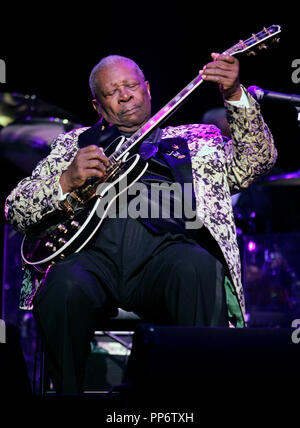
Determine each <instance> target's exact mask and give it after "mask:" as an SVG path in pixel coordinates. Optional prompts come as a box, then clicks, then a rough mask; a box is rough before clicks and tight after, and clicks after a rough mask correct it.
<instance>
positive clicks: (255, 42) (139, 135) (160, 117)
mask: <svg viewBox="0 0 300 428" xmlns="http://www.w3.org/2000/svg"><path fill="white" fill-rule="evenodd" d="M280 32H281V28H280V26H279V25H272V26H271V27H269V28H263V30H262V31H260V32H259V33H257V34H252V37H250V38H249V39H247V40H245V41H243V40H240V41H239V42H238V43H236V44H235V45H233V46H232V47H231V48H229V49H227V50H226V51H224V52H223V53H222V54H224V55H236V54H238V53H242V52H245V51H247V50H249V49H250V48H253V47H255V46H258V47H259V48H260V47H262V48H265V47H266V46H265V45H262V46H261V44H262V43H265V42H266V41H267V40H268V39H270V38H272V37H274V36H275V35H277V34H279V33H280ZM275 40H276V39H275ZM278 40H279V39H277V40H276V41H278ZM250 53H253V51H250ZM202 82H203V79H202V76H201V75H198V76H196V77H195V78H194V79H193V80H192V81H191V82H190V83H189V84H188V85H187V86H186V87H185V88H183V89H182V90H181V91H180V92H179V93H178V94H177V95H176V96H175V97H174V98H173V99H172V100H171V101H170V102H169V103H168V104H167V105H165V106H164V107H163V108H162V109H160V110H159V111H158V112H157V113H156V114H155V115H154V116H153V117H152V118H151V119H149V120H148V122H146V123H145V124H144V125H143V126H142V127H141V128H140V129H139V130H138V131H136V132H135V133H134V134H133V135H132V136H131V137H130V138H129V139H128V140H127V141H125V142H124V143H123V144H122V145H121V147H119V149H118V150H117V151H116V152H115V153H113V154H112V155H111V156H110V158H109V159H110V160H111V161H112V162H114V161H119V160H120V158H121V157H122V156H123V155H124V154H125V153H127V152H128V151H129V150H130V149H131V148H132V147H133V146H135V145H136V144H137V143H139V142H140V141H141V140H142V139H144V138H145V137H146V136H147V135H149V133H150V132H151V131H153V130H154V129H155V128H156V127H157V126H158V125H159V124H161V123H162V122H163V121H164V120H165V119H167V118H168V117H170V116H171V114H172V113H174V112H175V110H177V108H178V107H179V106H180V104H182V102H183V101H184V100H185V99H186V98H187V97H189V95H190V94H191V93H192V92H193V91H194V90H195V89H196V88H198V86H199V85H200V84H201V83H202Z"/></svg>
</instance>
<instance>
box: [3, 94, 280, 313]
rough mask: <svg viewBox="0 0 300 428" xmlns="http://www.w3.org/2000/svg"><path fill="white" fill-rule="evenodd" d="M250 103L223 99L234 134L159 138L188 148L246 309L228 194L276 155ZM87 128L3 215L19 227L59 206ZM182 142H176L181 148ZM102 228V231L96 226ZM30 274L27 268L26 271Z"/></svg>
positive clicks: (62, 138) (211, 131) (202, 212)
mask: <svg viewBox="0 0 300 428" xmlns="http://www.w3.org/2000/svg"><path fill="white" fill-rule="evenodd" d="M248 99H249V101H250V108H249V107H248V108H246V107H235V106H232V105H227V106H226V107H227V117H228V122H229V126H230V130H231V135H232V139H231V140H229V141H226V140H225V139H224V138H223V137H222V135H221V132H220V130H219V129H218V128H217V127H215V126H214V125H199V124H195V125H182V126H176V127H167V128H165V129H164V130H163V133H162V137H161V138H162V140H164V139H165V140H166V141H167V140H169V141H171V140H172V139H173V138H176V139H177V140H176V141H177V142H176V144H177V146H178V141H179V142H180V141H181V145H185V147H186V146H187V147H188V150H189V153H190V166H191V168H190V173H191V174H192V179H193V184H194V191H195V196H196V203H197V215H198V217H199V218H200V219H201V221H202V222H203V223H204V225H205V226H206V227H207V228H208V229H209V231H210V233H211V235H212V236H213V237H214V238H215V240H216V241H217V242H218V244H219V246H220V248H221V250H222V253H223V255H224V258H225V260H226V262H227V265H228V268H229V272H230V274H231V279H232V282H233V285H234V288H235V292H236V296H237V298H238V302H239V305H240V308H241V310H242V313H243V314H244V315H245V301H244V293H243V287H242V282H241V264H240V255H239V249H238V245H237V239H236V227H235V222H234V216H233V210H232V203H231V194H233V193H236V192H240V191H241V190H243V189H246V188H247V187H248V186H249V185H250V184H251V183H253V182H254V181H255V179H257V178H258V177H260V176H261V175H263V174H266V173H267V172H268V171H269V170H270V169H271V168H272V166H273V165H274V163H275V161H276V156H277V152H276V148H275V146H274V142H273V138H272V135H271V133H270V131H269V128H268V127H267V125H266V124H265V122H264V120H263V118H262V115H261V113H260V107H259V104H258V103H257V102H256V101H255V100H254V99H253V98H252V97H251V96H250V95H249V94H248ZM86 129H87V128H79V129H75V130H72V131H70V132H68V133H64V134H61V135H59V136H58V137H57V138H56V139H55V141H54V142H53V144H52V151H51V153H50V154H49V155H48V156H47V157H46V158H45V159H43V160H41V161H40V162H39V164H38V165H37V167H36V168H35V169H34V171H33V172H32V175H31V177H27V178H24V179H23V180H22V181H21V182H20V183H19V184H18V185H17V187H16V188H15V189H14V190H13V191H12V192H11V194H10V195H9V196H8V198H7V200H6V206H5V213H6V219H7V221H8V222H9V223H11V224H12V225H13V226H14V227H15V228H16V229H17V230H19V231H21V232H23V233H25V232H26V230H27V228H28V227H29V226H30V225H32V224H34V223H35V222H38V221H40V220H41V218H42V217H43V216H44V215H46V214H48V213H50V212H51V211H53V210H56V209H59V179H60V176H61V174H62V172H63V171H64V170H66V169H67V168H68V166H69V165H70V163H71V162H72V160H73V158H74V157H75V155H76V153H77V151H78V137H79V135H80V134H81V133H82V132H84V131H85V130H86ZM181 149H183V150H184V147H179V152H180V150H181ZM100 233H101V232H100ZM27 274H28V272H27ZM36 288H37V284H36V285H35V286H34V285H33V284H32V283H31V282H30V280H29V277H26V275H25V282H23V288H22V290H21V302H20V307H21V308H23V309H29V308H32V298H33V296H34V294H35V292H36Z"/></svg>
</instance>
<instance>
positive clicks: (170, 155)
mask: <svg viewBox="0 0 300 428" xmlns="http://www.w3.org/2000/svg"><path fill="white" fill-rule="evenodd" d="M160 150H161V154H162V156H163V157H164V159H165V161H166V162H167V164H168V165H169V166H170V168H171V171H172V173H173V176H174V178H175V181H177V182H178V183H181V184H184V183H192V205H193V207H192V208H193V210H194V209H196V198H195V192H194V186H193V178H192V177H193V174H192V164H191V155H190V151H189V149H188V145H187V142H186V140H185V139H184V138H180V137H176V138H165V139H163V140H161V141H160Z"/></svg>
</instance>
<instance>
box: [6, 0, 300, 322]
mask: <svg viewBox="0 0 300 428" xmlns="http://www.w3.org/2000/svg"><path fill="white" fill-rule="evenodd" d="M152 6H153V5H152ZM40 7H43V6H40ZM115 9H116V10H110V11H109V12H107V11H106V10H105V11H104V10H101V9H100V10H97V9H95V10H93V8H91V9H90V11H89V13H88V16H87V19H86V17H85V19H84V20H83V19H82V18H83V17H82V15H81V11H80V9H78V10H74V9H73V10H72V12H73V14H72V16H69V15H68V13H66V14H63V15H60V12H59V11H58V10H56V13H53V11H49V7H48V6H46V5H45V10H44V11H41V10H39V15H35V14H32V16H31V17H30V19H28V18H26V20H25V18H24V19H22V17H21V16H20V15H19V16H18V19H17V18H15V19H11V20H10V21H9V22H7V24H6V27H5V29H4V28H2V30H1V31H2V33H3V40H6V43H3V44H2V45H1V49H0V58H1V59H3V60H5V63H6V83H1V84H0V92H2V93H4V92H8V93H17V94H22V95H36V97H37V98H39V99H40V100H43V101H44V102H47V103H49V104H51V105H52V106H56V107H57V111H59V110H63V111H64V112H65V113H61V114H60V115H56V114H55V109H54V113H53V112H52V114H51V116H58V117H59V118H61V119H64V118H67V119H69V120H71V121H72V122H74V123H77V124H82V125H84V126H90V125H92V124H93V123H95V122H96V121H97V115H96V113H95V112H94V110H93V109H92V106H91V95H90V91H89V86H88V79H89V74H90V71H91V69H92V67H93V66H94V65H95V64H96V63H97V62H98V61H99V60H100V59H101V58H102V57H103V56H106V55H109V54H119V55H124V56H128V57H131V58H132V59H134V60H135V61H136V62H137V63H138V64H139V65H140V67H141V68H142V70H143V71H144V73H145V76H146V78H147V79H148V80H149V81H150V85H151V93H152V106H153V114H154V113H156V111H158V110H159V109H160V108H161V107H163V105H164V104H166V103H167V102H168V101H170V99H171V98H173V96H175V95H176V94H177V93H178V92H179V91H180V90H181V89H182V88H183V87H184V86H186V84H188V83H189V82H190V81H191V80H192V79H193V78H194V77H195V76H196V74H197V73H198V71H199V70H200V69H201V68H202V66H203V65H205V64H206V63H207V62H209V61H210V53H211V52H222V51H224V50H226V49H228V48H229V47H230V46H232V45H234V44H235V43H237V42H238V41H239V40H240V39H247V38H249V37H250V36H251V34H252V33H257V32H259V31H261V30H262V28H263V27H269V26H270V25H272V24H277V25H281V28H282V33H281V35H280V43H279V44H278V45H273V46H270V48H269V49H268V50H266V51H262V52H258V53H257V55H256V56H249V57H248V56H246V55H245V54H242V55H239V56H238V58H239V60H240V77H241V79H240V80H241V83H242V84H243V85H244V86H246V87H248V86H251V85H257V86H259V87H261V88H264V89H269V90H273V91H277V92H283V93H287V94H289V93H295V94H298V95H300V82H299V83H295V82H293V80H292V73H293V71H295V69H293V68H292V62H293V61H294V60H295V59H297V58H300V52H299V50H297V40H298V29H297V26H295V25H294V24H288V23H284V22H280V20H278V19H274V20H273V19H271V18H270V16H269V17H268V18H267V19H265V20H263V19H262V18H261V17H259V18H258V16H257V15H253V16H249V15H247V16H244V15H241V16H234V17H231V21H230V20H229V19H227V18H226V14H223V15H222V14H221V13H220V14H219V15H218V16H216V15H215V12H214V13H212V12H210V11H209V9H208V10H206V11H205V12H203V13H200V11H197V12H196V11H195V13H193V12H192V11H191V10H190V11H189V12H186V11H184V10H183V8H182V9H181V8H179V7H178V6H174V5H172V8H171V9H170V10H167V11H166V12H165V13H164V14H162V13H161V12H159V13H155V12H154V13H153V9H154V8H153V7H152V13H149V5H148V6H143V5H142V4H140V5H139V6H133V5H132V4H131V3H129V4H127V7H126V9H124V11H121V10H120V9H119V6H118V5H115ZM132 10H133V12H134V13H133V12H132ZM74 12H75V14H74ZM48 13H49V16H48ZM299 75H300V73H298V76H299ZM222 105H223V102H222V98H221V95H220V93H219V90H218V87H217V85H213V84H211V83H208V82H204V83H203V84H202V85H201V86H200V87H199V88H198V89H197V90H196V91H195V92H194V93H193V94H192V95H191V97H190V98H189V99H188V100H187V101H186V102H185V103H184V105H183V106H182V107H181V108H180V109H179V110H178V111H177V112H176V113H175V114H174V115H173V116H172V117H171V118H170V119H168V120H167V122H166V123H165V124H164V126H167V125H179V124H187V123H199V122H201V117H202V115H203V113H204V112H205V111H206V110H208V109H211V108H214V107H218V106H222ZM261 108H262V112H263V116H264V118H265V120H266V122H267V123H268V125H269V127H270V129H271V131H272V133H273V136H274V138H275V143H276V146H277V149H278V161H277V164H276V168H275V169H274V174H282V173H287V172H295V171H298V170H299V169H300V160H299V156H298V153H299V145H300V127H299V126H298V122H297V112H296V109H295V108H294V107H293V106H292V105H289V104H288V103H279V102H275V101H269V100H264V101H262V102H261ZM0 157H1V161H0V162H1V163H0V166H1V177H2V184H1V190H0V197H1V251H3V243H2V240H3V230H4V224H5V218H4V212H3V206H4V201H5V198H6V196H7V195H8V193H9V192H10V190H12V189H13V188H14V187H15V185H16V184H17V183H18V181H19V180H20V179H21V178H23V177H24V176H26V175H28V174H26V173H25V172H24V168H23V166H24V165H22V160H21V161H20V160H19V159H18V160H17V158H16V159H15V160H14V159H11V158H10V159H8V158H7V156H6V155H4V154H3V150H2V149H1V144H0ZM299 189H300V188H299V186H283V187H278V188H276V189H273V190H272V191H271V193H272V192H273V193H272V195H271V196H272V197H271V198H270V195H269V194H268V196H267V198H268V202H269V203H268V206H267V207H265V206H264V203H263V202H262V200H264V193H260V197H259V198H258V199H259V202H258V203H257V205H256V206H254V207H253V206H252V207H250V208H249V207H248V206H247V207H248V208H249V209H248V208H247V209H246V211H247V210H248V211H249V210H250V211H251V210H252V211H253V210H254V211H257V216H256V218H257V219H259V216H260V219H259V220H258V224H255V225H254V226H253V224H252V223H251V221H252V220H253V219H252V220H251V221H250V220H249V216H248V217H247V215H246V217H247V218H246V219H245V218H244V217H243V215H244V214H243V215H242V218H241V217H239V212H237V222H240V223H241V224H240V225H239V226H240V227H241V230H240V236H239V239H240V245H241V249H242V253H243V248H244V246H245V245H248V242H249V240H250V239H253V235H254V236H255V235H256V234H261V233H263V234H264V233H271V237H270V238H268V239H269V240H268V239H267V238H266V239H267V242H265V241H266V240H264V239H262V238H261V241H263V242H264V243H263V244H262V245H263V246H264V248H267V249H268V250H270V252H272V248H273V241H272V239H273V238H272V234H276V233H288V234H291V233H292V234H295V236H296V235H297V233H298V232H300V220H299V214H298V212H299V208H300V207H299V204H300V202H299V201H300V198H299V196H300V191H299ZM266 192H268V190H267V191H266ZM248 195H249V194H248ZM251 198H252V199H251ZM255 198H256V196H255V195H254V196H253V195H252V196H251V195H250V199H251V201H252V202H253V201H254V200H255ZM246 205H247V203H246ZM254 205H255V204H254ZM274 213H278V216H275V217H276V218H275V220H274V221H273V222H272V224H271V226H270V225H269V224H267V221H266V220H267V218H268V216H270V215H271V214H273V215H274ZM262 218H263V220H262ZM298 220H299V221H298ZM249 221H250V223H251V224H250V225H249ZM261 223H263V225H261ZM250 235H251V236H250ZM248 236H249V238H248ZM268 236H269V235H268ZM289 236H290V235H289ZM297 236H298V235H297ZM299 239H300V238H299ZM270 242H271V243H270ZM285 242H286V241H285ZM298 244H299V242H298V241H297V244H295V245H294V247H293V248H296V247H297V245H298ZM271 247H272V248H271ZM297 248H298V247H297ZM293 251H294V250H293ZM297 254H298V253H297V252H296V254H295V251H294V253H293V260H294V259H295V258H296V259H297ZM242 255H243V254H242ZM2 257H3V254H2V253H1V259H2ZM257 263H258V262H257ZM295 263H296V264H297V262H295ZM254 264H255V263H254ZM299 301H300V300H299ZM298 318H299V317H298Z"/></svg>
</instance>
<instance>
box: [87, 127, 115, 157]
mask: <svg viewBox="0 0 300 428" xmlns="http://www.w3.org/2000/svg"><path fill="white" fill-rule="evenodd" d="M119 136H120V132H119V131H118V129H117V127H116V126H108V127H107V128H105V130H104V131H103V130H102V121H99V122H97V123H95V124H94V125H93V126H91V127H90V128H89V129H87V130H86V131H84V132H82V134H80V135H79V137H78V145H79V148H81V149H82V148H83V147H86V146H90V145H92V144H95V145H96V146H100V147H103V148H104V149H105V148H106V147H107V146H108V145H109V143H110V142H112V141H114V140H115V139H116V138H117V137H119ZM109 154H110V153H109Z"/></svg>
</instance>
